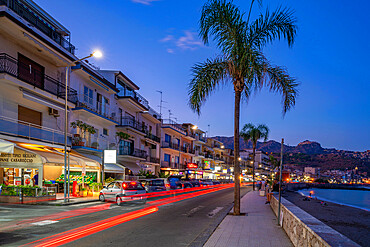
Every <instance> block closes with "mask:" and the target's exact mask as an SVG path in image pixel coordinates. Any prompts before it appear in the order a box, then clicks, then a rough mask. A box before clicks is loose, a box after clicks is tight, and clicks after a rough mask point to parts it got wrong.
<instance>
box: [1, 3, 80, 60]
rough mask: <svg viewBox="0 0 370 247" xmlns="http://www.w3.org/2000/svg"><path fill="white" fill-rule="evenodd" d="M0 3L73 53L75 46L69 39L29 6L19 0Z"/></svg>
mask: <svg viewBox="0 0 370 247" xmlns="http://www.w3.org/2000/svg"><path fill="white" fill-rule="evenodd" d="M0 5H5V6H7V7H8V8H9V9H11V10H12V11H14V12H15V13H16V14H17V15H19V16H20V17H22V18H23V19H25V20H26V21H28V22H29V23H31V24H32V25H33V26H34V27H36V28H37V29H38V30H40V31H41V32H42V33H44V34H45V35H46V36H48V37H49V38H51V39H52V40H54V41H55V42H56V43H57V44H59V45H61V46H62V47H63V48H64V49H65V50H67V51H68V52H70V53H72V54H74V53H75V46H74V45H72V44H71V42H70V41H69V40H66V39H65V38H64V37H63V35H62V34H61V33H60V32H58V31H56V30H55V29H54V28H52V27H51V25H50V24H48V22H47V20H44V19H42V18H41V17H40V16H38V15H36V14H35V13H34V12H32V11H31V10H30V9H29V8H27V7H26V6H25V5H23V4H22V1H21V0H0Z"/></svg>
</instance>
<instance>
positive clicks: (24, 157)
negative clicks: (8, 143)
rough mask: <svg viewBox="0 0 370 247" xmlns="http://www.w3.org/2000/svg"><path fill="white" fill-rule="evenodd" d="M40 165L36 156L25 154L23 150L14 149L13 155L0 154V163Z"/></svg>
mask: <svg viewBox="0 0 370 247" xmlns="http://www.w3.org/2000/svg"><path fill="white" fill-rule="evenodd" d="M2 162H4V163H40V159H39V158H38V157H37V155H36V154H33V153H26V152H24V151H23V150H19V149H15V150H14V153H13V154H10V153H0V163H2Z"/></svg>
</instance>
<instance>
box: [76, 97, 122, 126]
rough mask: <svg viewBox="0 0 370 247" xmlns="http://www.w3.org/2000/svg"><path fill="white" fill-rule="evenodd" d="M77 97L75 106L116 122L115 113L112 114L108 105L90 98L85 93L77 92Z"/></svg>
mask: <svg viewBox="0 0 370 247" xmlns="http://www.w3.org/2000/svg"><path fill="white" fill-rule="evenodd" d="M77 98H78V100H77V103H76V107H80V108H84V109H88V110H90V111H92V112H94V113H96V114H98V115H101V116H103V117H105V118H108V119H110V120H112V121H115V122H118V119H117V117H115V115H116V114H112V113H113V112H112V111H111V108H110V106H109V105H107V104H103V103H102V102H97V101H94V99H93V98H90V97H89V96H87V95H85V94H79V95H78V96H77Z"/></svg>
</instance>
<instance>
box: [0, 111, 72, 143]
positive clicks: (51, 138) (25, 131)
mask: <svg viewBox="0 0 370 247" xmlns="http://www.w3.org/2000/svg"><path fill="white" fill-rule="evenodd" d="M0 133H1V134H5V135H9V136H14V137H22V138H25V139H28V140H36V141H43V142H48V143H51V144H59V145H64V132H63V131H59V130H55V129H51V128H47V127H43V126H40V125H36V124H32V123H27V122H23V121H20V120H17V119H12V118H8V117H3V116H0ZM71 140H72V135H71V134H69V133H67V145H69V146H70V145H71V143H72V142H71Z"/></svg>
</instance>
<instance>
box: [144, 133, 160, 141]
mask: <svg viewBox="0 0 370 247" xmlns="http://www.w3.org/2000/svg"><path fill="white" fill-rule="evenodd" d="M145 137H146V138H148V139H150V140H152V141H155V142H158V143H160V142H161V138H159V137H158V136H156V135H153V134H152V133H146V136H145Z"/></svg>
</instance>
